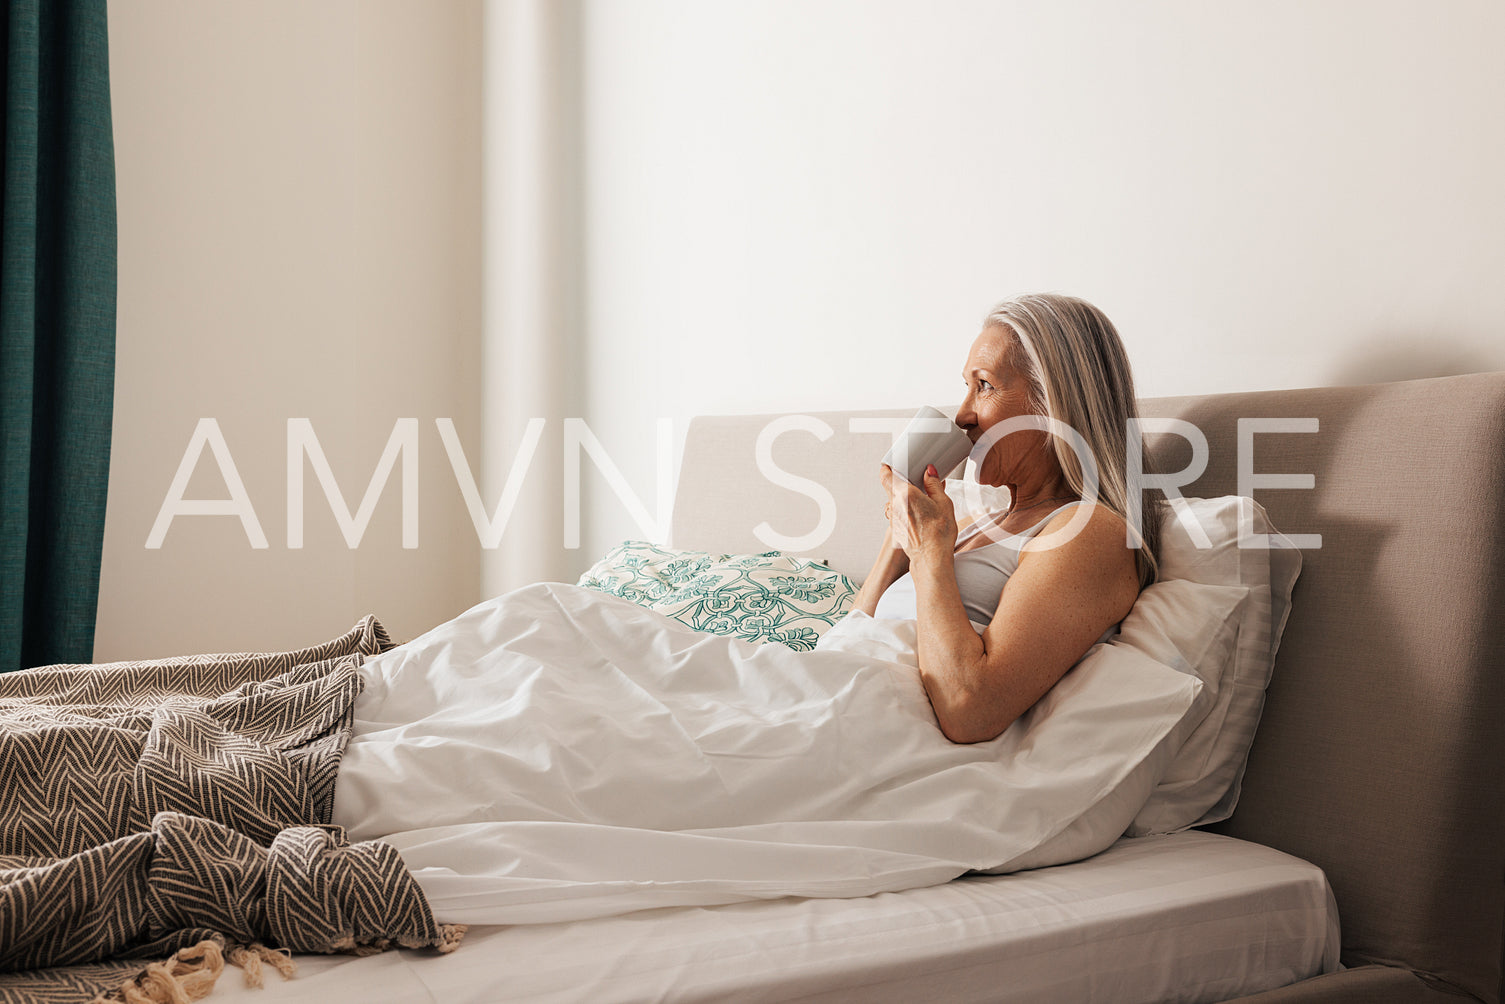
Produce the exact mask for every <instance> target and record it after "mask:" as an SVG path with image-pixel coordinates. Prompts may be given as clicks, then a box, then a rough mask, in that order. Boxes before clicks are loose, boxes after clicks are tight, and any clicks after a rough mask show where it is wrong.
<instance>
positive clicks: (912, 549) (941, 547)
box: [880, 464, 957, 561]
mask: <svg viewBox="0 0 1505 1004" xmlns="http://www.w3.org/2000/svg"><path fill="white" fill-rule="evenodd" d="M880 467H881V470H882V475H881V476H882V480H883V487H884V489H885V490H886V491H887V492H888V509H887V515H888V525H889V535H890V537H891V538H892V540H893V542H894V546H896V547H899V548H902V549H903V551H904V553H905V554H906V555H908V556H909V559H910V560H911V561H914V560H916V559H920V560H924V558H925V557H929V556H934V555H938V554H944V555H950V554H951V553H952V552H953V551H954V550H956V534H957V529H956V507H955V506H954V505H953V504H952V502H951V497H950V496H949V495H947V494H946V482H945V480H944V479H943V478H942V477H941V476H940V474H938V473H937V472H936V469H935V465H934V464H927V465H926V467H925V478H924V482H925V486H924V490H921V489H919V488H916V487H915V486H914V485H912V484H910V483H909V482H908V481H905V480H904V479H903V478H901V477H899V476H898V475H897V474H895V473H894V472H893V469H892V468H890V467H889V466H888V465H887V464H882V465H880Z"/></svg>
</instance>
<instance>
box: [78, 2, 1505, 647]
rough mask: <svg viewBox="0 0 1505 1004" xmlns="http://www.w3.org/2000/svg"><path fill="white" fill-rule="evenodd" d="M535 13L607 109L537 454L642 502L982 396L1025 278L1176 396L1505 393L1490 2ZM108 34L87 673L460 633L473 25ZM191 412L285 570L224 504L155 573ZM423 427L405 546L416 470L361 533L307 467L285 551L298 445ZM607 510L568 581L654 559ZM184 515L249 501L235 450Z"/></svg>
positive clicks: (594, 518)
mask: <svg viewBox="0 0 1505 1004" xmlns="http://www.w3.org/2000/svg"><path fill="white" fill-rule="evenodd" d="M488 2H496V0H488ZM548 2H549V3H550V4H552V5H563V6H564V7H566V8H567V16H562V17H560V19H559V24H560V25H562V26H564V30H566V31H573V32H574V33H575V34H574V38H573V42H571V39H569V38H565V39H563V40H562V42H561V44H563V45H565V46H566V48H568V46H569V45H571V44H573V46H574V49H573V50H572V52H573V55H572V58H569V59H566V60H562V61H561V62H560V63H559V66H558V71H559V73H561V74H563V75H564V76H566V77H569V78H570V79H566V80H559V81H555V83H556V84H557V85H558V86H559V88H560V93H564V94H567V95H569V96H570V99H569V101H568V102H566V105H565V114H574V115H576V117H577V118H578V119H579V121H577V122H564V123H557V124H556V125H557V128H558V129H559V130H561V134H563V135H566V136H568V137H570V142H569V143H567V144H565V146H566V147H567V148H568V149H570V150H574V151H576V152H577V153H578V155H579V157H580V159H581V162H580V163H578V164H575V165H573V168H572V170H574V171H576V172H577V173H578V177H579V179H580V180H579V182H578V186H577V188H576V192H577V197H576V199H575V202H574V203H573V204H571V203H570V202H569V199H568V198H565V199H564V200H563V201H564V205H563V207H562V208H561V210H560V212H561V213H562V215H563V217H564V219H563V221H562V223H561V226H563V227H566V228H574V230H575V231H576V232H575V233H573V234H572V235H571V234H564V235H561V236H560V240H559V246H560V247H565V248H569V247H579V248H581V249H583V250H582V251H580V252H578V253H572V255H571V256H570V257H569V259H568V260H567V261H566V262H565V264H566V265H567V266H568V269H567V271H568V270H570V269H572V270H573V271H572V272H571V273H570V274H568V275H564V276H562V277H559V278H558V280H557V281H558V283H559V288H562V289H574V290H578V291H579V292H578V294H577V296H576V299H577V300H578V302H576V303H573V304H566V305H564V307H563V308H561V309H562V316H567V317H568V318H569V320H568V323H567V324H566V325H565V326H566V327H567V328H568V330H566V331H564V332H563V333H562V334H561V337H563V338H565V339H567V340H568V341H569V343H570V344H578V345H579V346H581V348H579V349H578V350H575V351H572V352H571V353H570V356H571V358H570V359H569V360H568V361H567V362H568V365H567V367H566V372H565V373H564V374H563V377H562V381H563V385H564V386H565V387H566V388H567V398H568V399H566V400H563V401H562V403H561V404H560V405H559V407H560V408H562V409H563V410H562V411H559V412H558V413H556V414H553V415H551V416H550V418H551V427H550V430H549V432H548V434H547V435H546V437H545V441H544V443H543V445H542V446H541V448H540V449H541V451H545V452H546V453H547V454H548V455H550V456H553V457H555V458H557V456H558V450H559V448H560V440H559V422H558V419H559V418H560V417H562V416H564V415H578V416H580V417H583V418H585V419H587V421H588V422H589V424H590V427H591V429H592V430H593V431H594V432H595V433H596V435H597V436H598V437H599V438H600V440H601V441H602V443H603V445H604V446H605V447H606V448H607V449H608V451H609V452H610V454H611V456H612V457H613V459H614V460H615V461H616V462H617V464H618V466H620V467H621V468H622V469H623V472H624V473H625V475H626V476H627V479H628V481H629V483H630V485H631V487H632V488H633V489H634V490H635V491H636V492H637V493H638V494H639V495H640V496H641V497H642V499H643V501H644V503H645V504H646V505H647V507H648V508H649V509H653V508H654V507H655V505H656V503H657V502H658V500H657V499H656V498H655V497H654V492H655V472H654V428H655V420H656V418H657V417H658V416H671V417H673V418H675V419H676V420H677V421H679V422H680V430H681V432H682V426H683V420H684V419H686V418H687V417H688V416H690V415H692V414H695V413H699V412H723V413H725V412H743V411H779V410H785V409H791V410H804V409H831V408H845V407H907V406H911V405H916V404H919V403H921V402H933V403H946V402H948V401H954V400H955V399H956V396H957V392H958V390H959V388H960V381H959V377H958V369H959V367H960V363H961V358H962V355H963V353H964V351H965V348H966V346H967V344H968V342H969V340H970V338H971V336H972V335H973V334H974V332H975V328H976V324H977V322H978V319H979V318H980V317H981V315H982V314H983V312H984V311H985V310H986V309H987V308H988V307H989V306H990V305H991V304H992V303H993V302H994V301H996V300H998V299H1000V298H1002V297H1004V296H1007V295H1010V294H1012V293H1016V292H1021V291H1026V290H1038V289H1054V290H1060V291H1065V292H1071V293H1076V294H1079V295H1082V296H1085V297H1087V298H1089V299H1091V300H1093V301H1095V302H1097V303H1098V304H1100V305H1101V306H1102V307H1103V308H1104V309H1106V310H1107V311H1108V313H1109V314H1110V315H1111V316H1112V317H1114V318H1115V320H1116V321H1117V322H1118V324H1119V327H1120V329H1121V331H1122V333H1123V334H1124V337H1125V339H1126V341H1127V342H1128V344H1129V348H1130V352H1131V355H1132V358H1133V360H1134V363H1135V366H1136V369H1137V375H1138V378H1139V384H1140V390H1141V392H1142V393H1144V394H1146V395H1163V394H1180V393H1208V392H1217V391H1227V390H1240V389H1259V388H1278V387H1292V386H1301V385H1317V384H1329V383H1342V382H1364V381H1371V380H1386V379H1398V378H1405V377H1412V376H1426V375H1434V374H1442V373H1449V372H1463V371H1469V370H1486V369H1505V337H1502V333H1505V295H1502V293H1501V287H1500V283H1499V282H1498V277H1499V276H1500V275H1501V274H1502V273H1505V194H1502V186H1500V185H1499V183H1498V179H1497V175H1498V173H1499V165H1500V164H1501V163H1502V162H1505V125H1502V118H1501V116H1500V114H1499V109H1500V107H1501V103H1502V98H1505V61H1501V60H1500V59H1499V58H1498V53H1499V52H1500V51H1502V50H1505V8H1502V7H1501V6H1500V5H1499V4H1497V3H1494V2H1493V0H1450V2H1449V3H1446V4H1435V3H1427V2H1423V0H1392V2H1375V0H1320V2H1310V0H1274V2H1268V3H1262V4H1258V5H1248V4H1233V3H1227V2H1206V0H1176V2H1171V0H1139V2H1135V3H1131V4H1124V3H1119V2H1116V0H1052V2H1045V0H1027V2H1024V0H1015V2H1008V0H975V2H963V0H924V2H921V0H757V2H753V0H736V2H733V0H548ZM110 16H111V46H112V53H111V55H112V70H113V81H112V88H113V99H114V108H115V122H116V130H115V131H116V156H117V163H118V170H119V206H120V225H121V244H120V253H121V265H120V328H119V332H120V337H119V367H118V378H117V391H116V424H115V445H114V454H113V458H112V475H111V477H112V480H111V496H110V508H109V516H108V523H107V528H106V544H105V562H104V573H103V576H102V583H101V600H100V615H99V633H98V643H97V646H96V658H100V659H107V658H122V657H129V656H138V655H143V656H144V655H160V654H167V653H169V652H175V651H188V650H193V649H225V648H242V647H254V648H266V647H273V646H279V645H296V644H303V643H306V642H308V641H311V640H314V639H318V638H323V637H326V636H327V635H329V634H331V633H333V632H334V631H336V630H340V629H342V628H343V627H344V626H345V625H346V624H348V623H349V622H350V621H352V620H353V619H354V618H355V617H356V616H358V615H360V614H362V613H365V612H368V611H369V612H375V613H377V614H378V615H380V616H382V617H383V618H384V619H385V620H387V621H388V622H389V623H390V625H391V626H392V627H393V630H394V633H396V634H399V635H403V636H410V635H412V634H415V633H417V632H418V631H421V630H423V629H424V628H426V627H428V626H430V625H432V624H434V623H436V622H438V621H440V620H442V619H444V618H445V617H447V616H449V615H450V614H452V613H454V612H455V611H456V610H458V609H460V608H462V607H463V606H465V605H466V604H468V603H470V602H472V601H473V600H475V599H477V598H479V595H480V594H481V587H480V585H479V583H480V575H481V572H480V569H481V564H482V563H481V559H480V554H479V548H478V545H477V542H476V536H475V532H474V530H473V529H472V527H471V524H470V520H469V517H468V515H467V513H466V511H465V509H464V507H463V506H462V505H461V503H460V501H459V493H458V491H457V489H456V487H455V482H454V477H453V475H452V474H451V473H450V470H449V467H448V463H447V461H446V459H445V456H444V453H443V450H442V448H441V447H440V446H439V440H438V437H437V434H436V433H435V432H434V429H433V424H432V421H433V419H434V418H435V417H441V416H449V417H452V418H454V419H455V421H456V423H457V426H458V428H459V431H460V435H461V436H462V438H463V439H464V440H465V442H466V444H467V446H469V445H470V444H472V443H477V441H478V440H479V439H480V437H481V435H482V433H483V431H484V432H486V433H488V440H487V445H486V449H485V451H484V452H486V453H487V455H488V456H490V457H491V458H492V463H491V470H490V471H489V472H488V474H487V476H486V477H485V478H483V480H484V482H485V484H486V485H487V486H488V495H487V498H486V502H487V504H488V506H489V505H494V503H495V499H496V493H497V491H498V489H499V485H500V483H501V481H502V479H503V478H504V477H505V473H506V472H505V471H504V470H499V469H498V467H497V465H498V464H501V463H505V462H506V461H507V460H509V459H510V457H511V449H512V446H511V443H510V442H509V441H508V440H507V437H506V436H502V437H500V438H499V439H498V438H496V437H495V436H492V435H490V434H491V433H493V432H494V431H495V430H491V429H489V428H488V429H485V430H483V429H482V428H481V418H480V411H481V400H480V398H481V389H480V388H481V382H482V375H481V371H482V369H483V363H484V364H485V367H484V368H486V369H487V371H488V372H490V371H491V367H493V366H494V365H495V364H496V362H497V361H496V360H488V359H486V358H484V357H485V353H483V352H482V350H481V347H480V342H481V335H480V330H481V320H480V318H481V299H482V283H481V280H480V274H481V269H482V262H483V256H482V252H481V248H480V240H481V236H480V235H481V227H480V218H481V215H482V213H481V209H482V199H481V179H480V166H479V165H480V163H481V149H482V145H481V138H480V131H481V122H482V120H483V118H482V113H481V103H482V79H483V75H482V72H481V65H480V61H481V56H480V53H481V44H482V43H481V36H482V30H481V29H482V24H481V11H480V0H446V2H444V3H423V4H419V3H411V2H404V0H317V2H313V3H308V2H290V0H277V2H267V0H217V2H216V3H213V4H202V3H198V2H195V0H153V2H151V3H145V2H140V0H115V2H112V3H111V5H110ZM577 78H578V79H577ZM571 108H574V109H578V110H576V111H570V109H571ZM488 121H489V120H488ZM566 166H569V165H566ZM571 184H575V182H573V181H571ZM492 187H493V189H494V188H495V186H494V185H493V186H492ZM493 222H495V221H493ZM501 225H502V226H505V220H502V221H501ZM500 362H501V365H503V366H505V365H506V363H507V360H505V359H504V360H501V361H500ZM206 415H209V416H217V417H218V418H219V420H220V423H221V426H222V428H223V430H224V433H225V436H226V438H227V440H228V442H229V445H230V447H231V449H232V451H233V455H234V459H235V461H236V463H237V465H238V466H239V469H240V473H241V475H242V476H243V477H244V480H245V483H246V487H247V490H248V492H249V493H250V495H251V497H252V499H253V501H254V503H255V507H256V511H257V513H258V515H259V516H260V519H261V521H262V525H263V527H264V529H265V531H266V533H267V536H268V537H269V538H270V544H271V546H270V547H269V548H267V549H266V550H264V551H252V550H251V549H250V548H249V546H248V545H247V543H246V538H245V535H244V533H243V532H242V531H241V529H240V526H239V524H238V522H237V521H235V520H233V519H231V518H228V517H189V518H181V519H180V520H179V521H178V522H176V523H175V524H174V526H173V528H172V530H171V532H170V533H169V535H168V537H167V540H166V543H165V545H164V547H163V548H162V549H161V550H159V551H148V550H147V549H146V548H145V547H144V546H143V545H144V542H145V539H146V536H147V533H148V532H149V530H150V529H151V525H152V522H153V519H154V517H155V516H156V513H157V509H158V507H159V506H160V505H161V503H162V499H163V496H164V494H165V493H166V491H167V488H168V486H169V484H170V483H171V480H172V476H173V472H174V470H175V469H176V467H177V464H178V462H179V460H180V459H181V457H182V454H183V450H184V447H185V446H186V445H187V442H188V437H189V434H190V432H191V431H192V429H193V426H194V423H195V422H196V421H197V420H198V418H200V417H201V416H206ZM404 416H414V417H417V418H419V419H420V421H421V422H422V431H421V442H420V447H421V449H420V455H421V458H422V461H421V462H422V470H421V479H420V481H421V491H422V496H421V505H420V512H421V517H420V530H421V543H420V547H419V548H418V549H417V550H415V551H404V550H403V549H402V548H401V547H400V543H399V525H398V524H399V512H398V506H397V504H396V502H397V481H396V479H395V478H394V480H393V482H392V483H391V484H390V485H389V487H388V489H387V493H386V494H385V495H383V497H382V499H381V501H380V502H379V504H378V505H377V508H376V512H375V515H374V517H373V520H372V523H371V526H370V528H369V529H368V531H367V534H366V539H365V540H364V541H363V542H362V544H361V546H360V547H359V548H358V549H356V550H354V551H352V550H350V549H349V548H347V547H346V546H345V543H344V541H343V540H342V539H341V537H340V536H339V532H338V530H337V529H336V527H335V525H334V520H333V517H332V516H330V514H329V511H328V507H327V505H325V503H324V502H323V500H322V494H321V493H320V492H319V489H318V488H317V486H316V484H315V483H314V482H312V481H311V480H310V482H309V485H308V488H307V493H306V499H307V502H306V505H307V514H308V515H307V518H308V539H307V542H306V546H305V547H304V548H303V549H301V550H297V551H293V550H289V549H288V548H287V547H286V543H285V534H286V518H285V515H284V506H285V486H286V475H285V470H284V468H285V456H284V447H285V444H284V436H285V426H286V421H287V419H288V418H290V417H308V418H311V419H312V420H313V421H314V423H315V426H316V428H317V430H318V432H319V435H320V438H321V440H322V441H323V443H324V445H325V448H326V450H327V452H328V454H329V456H330V460H331V462H332V464H333V465H334V469H335V474H336V475H337V477H338V479H339V482H340V486H341V488H342V490H343V492H344V494H345V498H346V500H347V501H348V502H349V503H350V504H351V505H354V503H355V501H356V500H357V499H358V497H359V495H360V493H361V492H362V491H363V490H364V486H365V483H366V480H367V478H369V477H370V474H371V471H372V469H373V467H374V466H375V461H376V457H377V455H378V454H379V453H380V450H381V447H382V444H383V443H384V442H385V441H386V437H387V435H388V434H389V433H390V432H391V429H392V424H393V422H394V421H395V420H396V419H397V418H399V417H404ZM482 452H483V450H482V448H481V446H480V445H478V446H477V447H476V449H475V450H473V451H472V456H473V457H478V456H480V455H481V454H482ZM540 469H541V470H542V469H543V467H542V466H541V468H540ZM555 470H557V468H555ZM586 488H587V492H588V501H589V506H588V508H587V526H586V532H585V537H584V542H583V546H582V547H581V548H580V549H578V550H575V551H565V550H564V549H563V548H562V547H560V548H558V549H557V550H556V552H555V562H554V564H555V565H556V566H557V568H558V569H559V572H558V574H559V576H560V577H566V578H568V577H573V575H574V574H576V573H578V571H579V570H580V569H581V568H583V567H584V566H585V565H586V564H587V563H588V562H589V561H590V560H591V559H592V558H593V557H595V556H596V555H598V554H599V553H600V552H601V551H602V550H604V549H605V548H606V547H607V546H609V545H610V544H612V543H614V542H616V541H617V540H620V539H621V538H623V537H625V536H637V535H640V534H641V531H640V530H639V528H638V527H637V526H636V525H634V523H633V521H632V520H631V519H630V518H628V516H627V514H626V510H625V509H624V507H623V506H622V505H621V504H619V503H618V502H617V500H616V499H615V498H614V497H613V496H612V495H611V493H610V492H609V491H607V490H606V488H605V485H604V482H603V480H602V479H601V478H600V477H599V476H596V475H594V474H593V473H591V472H590V469H589V464H588V463H587V478H586ZM192 489H193V490H192V492H191V495H192V496H194V497H202V498H213V497H223V485H222V484H221V483H220V481H219V479H218V477H217V474H216V472H215V470H214V469H213V467H212V465H209V464H208V462H207V460H206V462H205V464H203V465H201V467H200V470H199V471H198V474H197V476H196V478H195V481H194V483H193V486H192ZM527 491H528V494H529V497H530V500H533V501H535V502H536V500H537V499H538V498H542V499H546V500H547V499H552V498H557V496H558V492H559V486H558V484H557V481H556V479H555V477H554V475H553V473H552V472H550V474H549V476H547V477H540V478H537V479H534V480H531V481H530V482H529V484H528V487H527ZM526 529H527V528H526V525H525V523H524V522H521V521H520V522H519V523H518V525H517V527H516V528H514V529H509V532H508V535H507V537H506V538H505V539H504V541H503V545H502V546H503V548H508V547H512V548H522V547H524V546H525V543H526V542H525V540H524V537H525V535H526ZM556 539H557V538H556ZM489 585H490V586H491V587H493V588H494V586H495V583H490V584H489Z"/></svg>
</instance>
